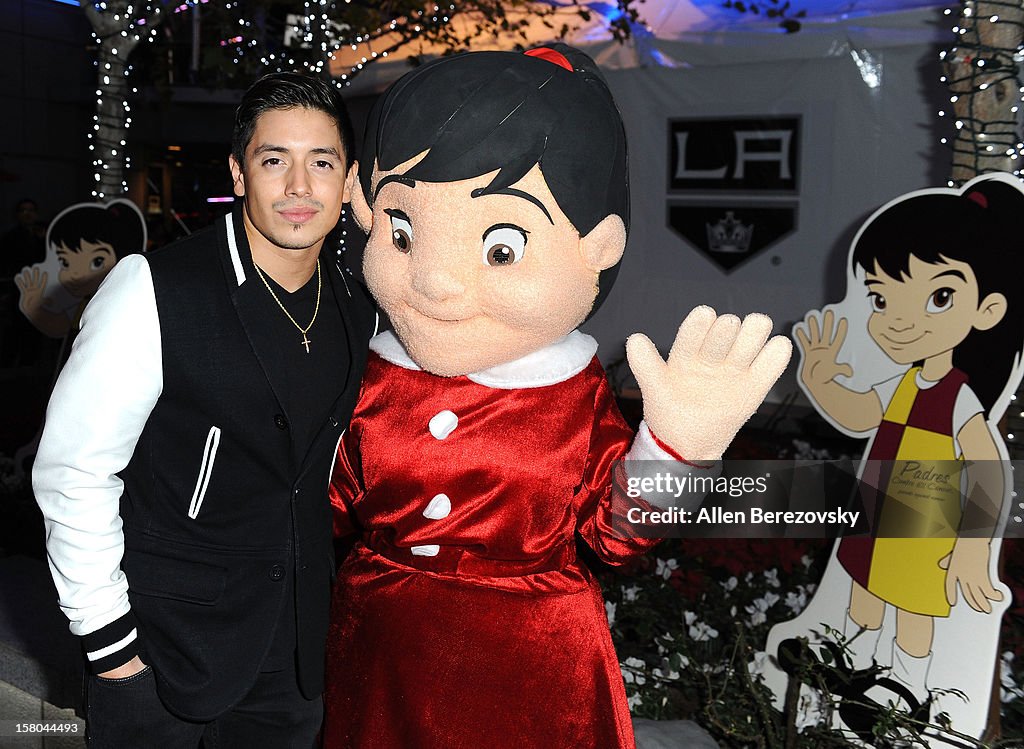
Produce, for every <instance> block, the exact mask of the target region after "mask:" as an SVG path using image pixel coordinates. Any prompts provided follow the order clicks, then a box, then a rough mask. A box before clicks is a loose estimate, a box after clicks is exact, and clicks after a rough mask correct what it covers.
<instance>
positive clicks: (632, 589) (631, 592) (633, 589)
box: [622, 585, 640, 603]
mask: <svg viewBox="0 0 1024 749" xmlns="http://www.w3.org/2000/svg"><path fill="white" fill-rule="evenodd" d="M639 592H640V586H639V585H630V586H629V587H628V588H627V587H625V586H623V588H622V600H623V601H626V602H627V603H632V602H633V601H635V600H636V594H637V593H639Z"/></svg>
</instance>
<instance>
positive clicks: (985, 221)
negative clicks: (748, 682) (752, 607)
mask: <svg viewBox="0 0 1024 749" xmlns="http://www.w3.org/2000/svg"><path fill="white" fill-rule="evenodd" d="M1022 216H1024V192H1022V189H1021V184H1020V182H1019V181H1018V180H1016V179H1015V178H1013V177H1011V176H1009V175H1006V174H990V175H985V176H982V177H979V178H976V179H974V180H972V181H971V182H969V183H968V184H967V185H965V186H964V187H963V188H962V189H960V190H953V189H938V190H922V191H919V192H914V193H910V194H909V195H904V196H901V197H899V198H897V199H896V200H893V201H891V202H889V203H888V204H886V205H885V206H883V207H882V208H880V209H879V210H878V211H876V212H875V213H874V214H873V215H872V216H871V218H869V219H868V221H867V222H866V223H865V224H864V226H863V227H861V229H860V231H859V232H858V234H857V236H856V237H855V239H854V241H853V246H852V249H851V254H850V262H849V265H848V293H847V298H846V299H845V300H844V301H843V302H842V303H840V304H838V305H831V306H829V307H826V308H825V310H824V312H817V311H813V312H811V313H809V314H808V315H807V318H806V320H805V321H804V322H803V323H802V324H799V325H797V326H796V328H795V329H794V337H795V339H796V341H797V344H798V347H799V350H800V354H801V364H800V370H799V374H798V379H799V382H800V385H801V387H802V388H803V390H804V392H805V393H806V394H807V396H808V397H809V398H810V400H811V402H812V403H813V404H814V406H815V408H817V409H818V411H819V412H820V413H821V414H822V416H824V417H825V419H827V420H828V421H829V422H830V423H832V424H833V425H834V426H835V427H836V428H838V429H840V430H841V431H843V432H845V433H846V434H848V435H851V436H861V437H868V438H869V439H870V442H869V444H868V447H867V451H866V453H865V456H866V459H865V461H864V463H862V466H861V482H862V493H863V496H865V498H866V503H867V508H868V509H869V511H870V512H871V513H872V515H873V518H874V521H873V526H874V527H873V529H872V533H871V535H870V537H865V536H858V537H848V538H844V539H842V540H840V541H839V543H838V544H837V546H836V551H835V553H834V556H833V558H832V560H831V561H830V563H829V567H828V569H827V570H826V572H825V575H824V578H823V580H822V583H821V586H820V587H819V590H818V593H817V595H816V596H815V598H814V600H813V601H812V603H811V605H810V606H809V607H808V609H807V610H806V611H805V612H804V613H803V614H801V616H800V617H798V618H797V619H796V620H794V621H793V622H787V623H785V624H781V625H778V626H777V627H775V628H774V629H773V630H772V632H771V634H770V635H769V638H768V648H767V650H768V653H769V654H771V655H777V654H778V648H779V645H780V644H781V645H782V646H783V649H786V648H787V647H790V645H787V644H786V640H787V639H791V638H793V637H797V636H807V637H809V638H810V639H811V640H816V639H817V640H820V639H821V634H822V633H821V626H820V623H822V622H824V623H827V624H829V626H831V627H833V628H835V629H836V630H839V631H841V632H842V633H843V635H844V637H845V638H846V640H847V641H848V645H849V654H848V655H849V657H850V660H851V662H850V663H849V667H850V668H851V669H852V670H853V671H854V672H857V671H864V670H865V669H868V668H870V667H871V666H872V665H873V664H878V665H880V666H882V667H883V671H882V672H881V674H880V678H878V679H864V680H862V682H861V683H862V684H863V685H864V687H865V689H864V692H863V694H857V695H854V694H847V695H846V697H848V698H850V699H851V700H852V701H858V700H859V701H861V702H868V703H870V702H873V703H875V704H877V705H880V706H882V707H884V706H886V705H887V704H888V703H890V702H892V703H894V704H897V705H899V706H901V707H902V708H904V709H905V710H907V711H908V712H909V713H910V714H911V715H912V716H913V717H915V718H918V719H922V720H927V719H928V718H929V708H930V707H931V705H930V692H929V690H934V689H939V690H941V689H951V688H956V689H959V690H962V691H963V692H965V693H966V695H967V700H966V701H963V700H959V699H956V698H951V699H949V698H947V699H944V700H943V701H942V710H944V711H945V712H947V713H948V714H950V716H951V717H952V718H953V728H954V729H955V730H957V731H960V732H963V733H967V734H971V735H975V736H980V735H981V733H982V732H983V730H984V728H985V724H986V719H987V710H988V700H989V696H990V692H991V685H992V669H993V668H994V665H995V662H996V649H997V644H998V634H999V620H1000V615H1001V614H1002V612H1003V611H1004V610H1005V609H1006V607H1007V605H1008V604H1009V591H1008V589H1007V588H1006V587H1005V586H1004V585H1003V584H1002V583H1000V582H999V580H998V574H997V570H996V562H997V558H998V551H999V546H1000V543H1001V539H1000V538H999V531H1000V528H1001V521H1002V518H1004V517H1005V512H1006V509H1007V507H1008V505H1007V503H1006V502H1005V501H1004V500H1005V497H1006V496H1007V495H1008V494H1009V492H1010V488H1011V485H1012V482H1011V480H1010V478H1009V476H1008V470H1007V469H1008V463H1007V452H1006V447H1005V445H1004V444H1003V442H1002V439H1001V437H1000V435H999V433H998V431H997V429H996V425H997V423H998V421H999V419H1000V417H1001V416H1002V414H1003V412H1004V411H1005V410H1006V407H1007V404H1008V403H1009V400H1010V396H1011V395H1012V393H1013V392H1014V391H1015V390H1016V388H1017V386H1018V384H1019V383H1020V379H1021V349H1022V345H1024V311H1022V309H1021V306H1020V305H1021V298H1020V296H1021V295H1020V292H1019V289H1018V285H1019V284H1018V280H1019V278H1020V272H1021V269H1022V253H1021V251H1020V247H1019V244H1020V239H1019V238H1020V236H1021V231H1022V230H1024V222H1022V219H1021V217H1022ZM879 354H881V355H882V356H879ZM883 357H884V358H883ZM964 474H965V475H964ZM872 505H873V506H872ZM783 659H784V658H783ZM968 664H969V667H966V666H967V665H968ZM768 680H769V684H770V686H772V687H773V689H774V690H775V692H776V694H777V696H779V697H780V698H781V694H782V691H784V689H785V679H784V678H781V674H780V673H779V672H777V671H776V672H773V673H769V674H768ZM780 689H781V690H782V691H780ZM936 712H937V711H936V710H931V713H932V717H934V714H935V713H936ZM839 718H840V719H841V721H842V723H843V725H844V726H845V727H846V728H848V729H851V730H853V731H854V732H855V733H858V734H859V735H860V737H861V738H863V739H865V740H870V738H871V736H870V728H871V725H872V723H873V722H874V719H873V716H872V715H870V711H864V710H863V709H861V708H858V707H855V706H854V705H853V704H852V702H851V704H849V705H841V706H840V709H839ZM936 741H938V740H936ZM938 745H941V744H938Z"/></svg>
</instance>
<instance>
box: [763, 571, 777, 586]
mask: <svg viewBox="0 0 1024 749" xmlns="http://www.w3.org/2000/svg"><path fill="white" fill-rule="evenodd" d="M764 581H765V582H766V583H768V584H769V585H771V586H772V587H773V588H777V587H779V585H780V583H779V571H778V570H777V569H776V568H775V567H772V568H771V569H770V570H765V571H764Z"/></svg>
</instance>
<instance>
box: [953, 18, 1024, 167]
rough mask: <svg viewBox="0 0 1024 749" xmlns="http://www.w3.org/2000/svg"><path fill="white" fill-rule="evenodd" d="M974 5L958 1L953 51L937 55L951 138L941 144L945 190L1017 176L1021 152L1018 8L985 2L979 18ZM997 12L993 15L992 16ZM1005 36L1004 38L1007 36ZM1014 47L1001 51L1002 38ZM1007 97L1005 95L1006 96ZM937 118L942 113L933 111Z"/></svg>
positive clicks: (1022, 27) (1023, 26) (1023, 22)
mask: <svg viewBox="0 0 1024 749" xmlns="http://www.w3.org/2000/svg"><path fill="white" fill-rule="evenodd" d="M977 8H978V5H977V3H976V1H975V0H963V2H962V4H961V6H960V7H959V8H958V9H956V10H954V9H953V8H946V9H945V11H944V14H945V15H946V16H953V17H954V18H955V23H954V24H953V26H952V31H953V34H954V35H955V38H956V43H955V46H952V47H950V48H949V49H946V50H943V51H942V52H940V53H939V59H940V60H941V61H942V63H943V68H944V75H943V76H942V77H941V79H940V80H941V82H943V83H945V84H946V85H947V86H948V89H949V91H950V96H949V102H950V104H951V105H952V109H953V112H952V114H953V118H952V119H953V126H954V128H955V137H954V138H952V139H950V138H945V137H943V138H941V139H940V143H942V144H943V145H949V146H950V147H951V149H952V152H953V173H952V177H953V178H952V180H951V181H950V183H949V184H950V186H956V185H961V184H963V183H964V182H966V181H967V180H968V179H970V178H972V177H974V176H976V175H978V174H982V173H984V172H989V171H996V170H998V171H1009V172H1013V173H1014V174H1016V175H1017V176H1018V177H1019V176H1021V168H1020V162H1019V158H1020V156H1021V155H1024V147H1022V146H1021V145H1020V144H1019V143H1018V141H1019V140H1020V139H1019V137H1018V129H1019V124H1018V117H1017V113H1018V111H1019V107H1018V102H1019V101H1022V100H1024V97H1022V96H1021V94H1024V86H1022V81H1021V78H1020V62H1021V61H1022V59H1024V58H1022V55H1021V53H1022V50H1024V47H1022V46H1021V44H1020V40H1021V34H1022V32H1024V8H1022V7H1021V5H1020V4H1019V3H1013V2H1008V1H1007V0H991V1H989V0H986V2H985V4H984V8H985V10H984V12H982V13H979V12H978V10H977ZM994 10H998V12H993V11H994ZM1007 32H1009V33H1007ZM1008 36H1010V37H1012V38H1013V39H1014V40H1015V41H1014V42H1012V44H1013V45H1014V46H1006V44H1008V42H1006V41H1005V40H1006V38H1007V37H1008ZM1008 94H1009V95H1008ZM938 114H939V117H945V116H946V111H945V110H944V109H943V110H939V113H938Z"/></svg>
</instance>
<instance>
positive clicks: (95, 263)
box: [89, 257, 105, 270]
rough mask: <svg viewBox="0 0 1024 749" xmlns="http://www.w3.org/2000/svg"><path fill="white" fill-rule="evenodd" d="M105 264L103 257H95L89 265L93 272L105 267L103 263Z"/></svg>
mask: <svg viewBox="0 0 1024 749" xmlns="http://www.w3.org/2000/svg"><path fill="white" fill-rule="evenodd" d="M104 262H105V260H104V258H102V257H94V258H93V259H92V262H91V263H89V267H90V268H91V269H92V270H99V269H100V268H102V267H103V263H104Z"/></svg>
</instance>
